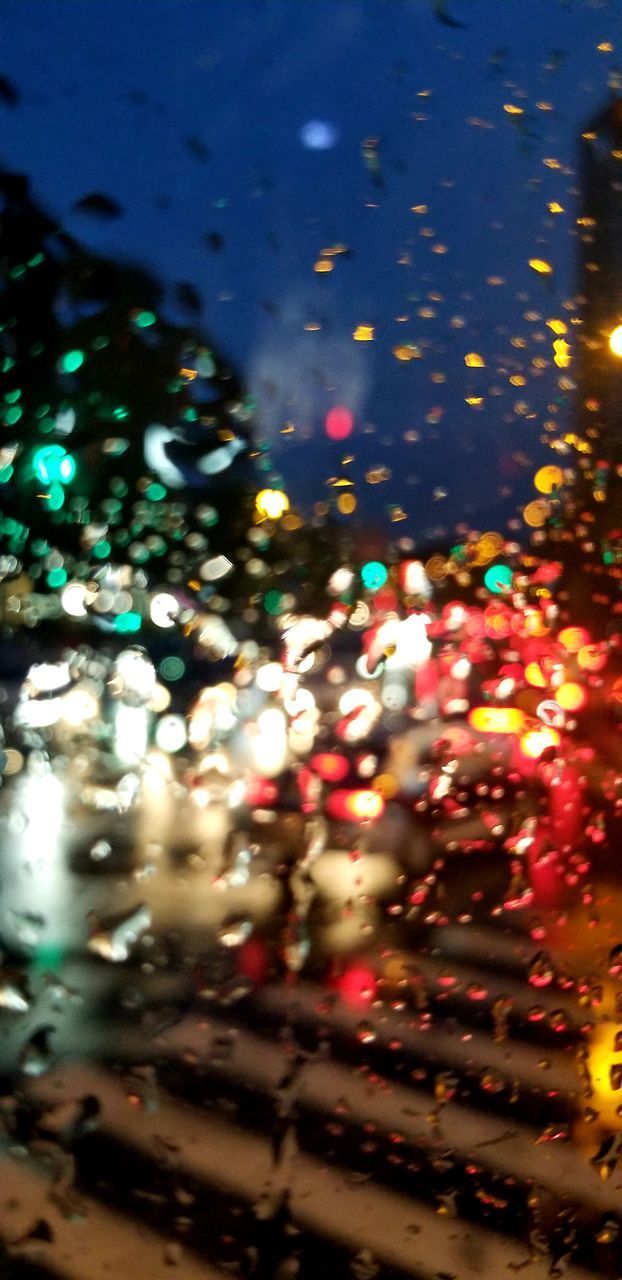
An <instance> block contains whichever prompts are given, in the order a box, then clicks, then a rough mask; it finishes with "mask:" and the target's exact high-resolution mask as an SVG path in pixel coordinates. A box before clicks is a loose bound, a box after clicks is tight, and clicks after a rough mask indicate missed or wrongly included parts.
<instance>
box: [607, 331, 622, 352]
mask: <svg viewBox="0 0 622 1280" xmlns="http://www.w3.org/2000/svg"><path fill="white" fill-rule="evenodd" d="M609 348H610V350H611V351H612V352H613V354H614V356H619V357H622V324H617V325H616V327H615V329H614V330H613V331H612V333H610V334H609Z"/></svg>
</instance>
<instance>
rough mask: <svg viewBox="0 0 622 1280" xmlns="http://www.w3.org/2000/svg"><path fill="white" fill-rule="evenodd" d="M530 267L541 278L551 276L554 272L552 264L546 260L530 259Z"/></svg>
mask: <svg viewBox="0 0 622 1280" xmlns="http://www.w3.org/2000/svg"><path fill="white" fill-rule="evenodd" d="M529 266H530V267H531V269H532V271H537V272H538V274H539V275H541V276H550V275H552V272H553V268H552V266H551V264H550V262H545V260H544V258H530V259H529Z"/></svg>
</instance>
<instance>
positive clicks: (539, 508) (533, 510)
mask: <svg viewBox="0 0 622 1280" xmlns="http://www.w3.org/2000/svg"><path fill="white" fill-rule="evenodd" d="M550 514H551V507H550V504H549V503H548V502H545V501H544V499H543V498H534V500H533V502H528V503H527V506H526V507H524V508H523V520H524V521H525V524H528V525H529V526H530V528H532V529H540V528H541V527H542V525H543V524H545V523H546V521H547V519H548V517H549V515H550Z"/></svg>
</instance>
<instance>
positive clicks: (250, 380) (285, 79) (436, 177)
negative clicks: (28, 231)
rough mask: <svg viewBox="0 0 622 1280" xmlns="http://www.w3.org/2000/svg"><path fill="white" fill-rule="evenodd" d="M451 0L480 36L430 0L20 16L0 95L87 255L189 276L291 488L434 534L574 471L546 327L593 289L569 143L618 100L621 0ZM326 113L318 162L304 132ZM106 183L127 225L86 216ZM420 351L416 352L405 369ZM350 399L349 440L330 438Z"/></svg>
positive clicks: (43, 185) (149, 0)
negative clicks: (338, 481) (580, 279)
mask: <svg viewBox="0 0 622 1280" xmlns="http://www.w3.org/2000/svg"><path fill="white" fill-rule="evenodd" d="M446 2H447V10H448V13H449V15H450V16H451V17H452V18H453V19H455V20H457V21H459V22H460V23H463V24H464V26H463V27H461V28H458V27H452V26H448V25H445V24H444V23H443V22H441V21H439V19H438V16H435V12H434V7H433V4H432V0H4V3H0V48H1V58H0V70H2V72H3V73H4V74H5V75H7V76H9V77H10V78H11V80H12V81H13V82H14V83H15V84H16V85H17V87H18V89H19V90H20V92H21V95H22V100H21V103H20V104H19V106H18V107H17V108H9V107H6V106H3V107H2V108H0V110H1V112H2V123H3V129H2V148H1V152H0V157H1V159H2V162H3V163H4V165H5V166H6V167H8V168H12V169H15V170H19V171H21V172H25V173H27V174H28V175H29V176H30V177H31V180H32V183H33V188H34V191H35V193H36V195H37V196H38V198H39V199H40V200H41V201H42V202H43V203H44V204H46V205H47V206H48V208H49V209H51V210H52V211H53V212H54V213H55V214H56V215H57V216H58V217H59V219H61V220H62V221H63V222H64V224H65V225H66V227H67V228H68V230H70V231H71V232H72V233H73V234H74V235H75V236H76V237H78V238H80V239H82V240H83V241H84V242H85V243H87V244H88V245H90V246H91V247H92V248H95V249H97V250H98V251H99V252H102V253H106V254H111V255H115V256H122V257H127V258H139V259H141V260H142V261H143V262H146V263H147V264H148V265H149V266H151V267H152V268H153V269H155V270H156V271H157V273H158V274H159V275H160V276H161V277H162V278H163V279H164V281H165V282H167V283H170V285H171V286H172V285H174V284H175V283H176V282H178V281H180V280H186V281H191V282H192V283H193V284H194V285H195V286H196V288H197V289H198V290H199V291H200V293H201V296H202V298H203V301H204V309H203V325H204V328H205V331H206V333H207V334H208V336H209V338H210V339H211V341H212V342H213V343H214V345H215V346H216V347H217V348H218V349H219V350H220V351H221V352H223V353H225V354H226V355H227V357H228V358H229V359H230V360H231V361H232V362H233V363H234V364H235V366H236V367H237V368H238V369H239V370H240V372H241V374H242V376H243V377H244V379H245V380H246V382H247V384H248V385H249V387H250V389H251V390H252V392H253V394H254V396H255V398H256V401H257V405H258V413H257V431H258V433H259V434H261V436H262V437H263V438H264V439H266V440H268V441H269V443H270V447H271V452H272V458H273V461H274V465H275V468H276V469H277V471H278V472H280V474H281V475H282V477H283V480H284V483H285V485H286V487H287V489H288V490H289V492H290V493H291V494H292V495H293V497H294V499H296V500H297V501H298V502H299V503H301V504H303V506H304V507H305V508H306V509H309V508H310V507H311V506H312V504H313V503H314V502H316V501H318V500H321V499H324V498H326V497H327V496H330V495H331V494H332V495H333V496H334V494H335V492H337V493H339V492H343V490H339V489H338V490H336V491H335V490H332V489H331V487H330V486H329V485H327V483H326V482H327V480H329V479H330V478H331V477H340V476H347V477H349V478H351V479H352V480H353V481H354V482H355V484H354V489H353V492H354V493H355V494H356V496H357V499H358V504H359V505H358V512H357V516H359V517H362V518H363V519H364V520H374V521H376V520H379V519H385V518H388V517H389V515H390V512H391V509H394V508H395V507H396V506H399V507H401V508H402V509H403V510H404V512H405V513H406V516H407V519H406V520H404V521H402V522H401V523H400V524H398V525H396V526H395V532H396V534H397V533H398V532H399V533H408V534H411V535H413V536H415V537H417V536H425V537H427V536H429V535H430V534H432V533H433V532H434V533H437V532H438V531H440V530H441V529H442V530H444V531H445V530H453V529H454V527H455V525H456V524H457V523H458V522H460V521H463V520H466V521H468V522H469V523H470V524H471V525H474V526H475V527H477V528H479V529H483V528H487V527H495V528H503V527H505V524H506V521H507V520H508V519H510V520H512V518H513V517H516V515H517V512H518V513H520V507H521V505H522V504H523V503H524V502H525V501H528V500H529V499H530V498H532V497H534V496H535V492H534V489H533V484H532V478H533V474H534V471H535V470H536V468H537V466H538V464H539V463H541V462H543V461H551V462H554V461H557V460H558V459H557V458H556V457H555V456H554V455H553V454H552V453H551V452H550V451H549V450H548V449H546V448H545V447H544V446H543V445H542V443H541V436H542V434H543V432H544V425H543V424H544V423H545V422H546V421H550V420H551V414H552V413H553V414H554V416H555V418H556V420H558V421H559V423H560V426H562V427H564V426H565V427H569V426H570V425H571V423H572V387H571V385H570V380H571V378H572V368H570V369H569V370H567V371H561V370H559V369H558V368H556V367H555V365H554V363H553V360H552V355H553V349H552V340H553V336H554V335H553V334H552V332H551V330H550V329H547V327H546V321H547V320H548V319H550V318H554V317H559V316H562V317H564V316H565V318H566V320H568V316H569V313H567V311H565V310H564V309H563V303H564V301H565V300H568V299H571V298H572V295H573V293H574V292H575V291H576V289H577V281H576V276H575V255H576V234H577V233H576V226H575V220H576V217H577V213H578V208H577V177H576V172H575V169H576V139H577V135H578V134H579V133H580V131H581V128H582V127H584V125H585V122H586V120H588V119H589V118H590V115H591V113H593V112H594V111H596V109H597V108H598V107H599V106H600V105H601V104H602V102H603V101H604V99H605V98H606V95H607V92H608V87H610V88H614V89H615V88H617V87H620V88H622V73H620V72H619V67H620V63H619V62H618V58H619V57H620V50H622V22H621V21H620V17H621V15H620V13H619V0H610V2H609V0H446ZM604 42H609V44H611V45H613V49H612V50H608V49H600V50H599V49H598V45H599V44H603V43H604ZM504 105H505V106H508V105H509V106H513V107H515V108H522V114H510V113H508V112H507V111H505V110H504ZM312 120H321V121H324V122H326V123H327V124H328V125H330V126H331V129H329V130H328V134H329V139H328V140H329V141H331V142H332V143H333V145H331V146H330V147H328V148H327V149H325V150H317V149H311V148H309V147H308V146H305V145H304V143H303V141H302V140H301V135H300V131H301V129H302V128H303V126H304V125H305V124H306V123H307V122H309V121H312ZM370 136H372V137H375V138H377V139H378V140H379V142H378V156H379V161H380V166H381V178H382V185H375V184H374V182H373V181H372V175H371V174H370V172H369V170H368V167H366V164H365V161H364V157H363V154H362V143H363V141H364V140H365V139H366V138H368V137H370ZM92 191H103V192H106V193H107V194H109V195H110V196H112V197H114V199H116V200H118V201H119V202H120V204H121V205H122V206H123V207H124V210H125V215H124V216H123V217H122V218H120V219H118V220H115V221H109V222H102V221H97V220H95V219H93V218H89V217H87V216H84V215H79V214H77V213H75V212H72V205H73V203H74V201H76V200H77V199H79V198H80V197H81V196H83V195H85V194H86V193H89V192H92ZM553 201H555V202H557V203H558V204H559V205H560V206H562V211H561V212H559V213H554V214H552V213H551V212H550V211H549V209H548V204H549V203H550V202H553ZM416 206H424V207H425V208H424V211H423V212H415V211H414V210H415V207H416ZM209 232H215V233H217V235H218V236H220V237H222V244H221V247H220V249H219V250H218V251H214V249H213V248H210V247H209V246H208V245H206V243H205V242H204V237H205V235H206V233H209ZM218 243H219V244H220V241H218ZM336 244H341V245H346V246H347V247H348V250H349V253H348V254H347V255H346V254H344V255H339V256H337V257H335V258H333V259H331V261H332V262H333V270H332V271H331V272H330V273H321V274H320V273H317V272H315V271H314V263H315V262H316V261H317V260H318V257H319V256H320V254H321V251H322V249H326V248H328V247H330V246H333V245H336ZM530 258H542V259H544V260H546V261H548V262H550V263H551V265H552V266H553V268H554V271H553V273H552V274H551V275H539V274H536V273H535V272H534V271H533V270H531V269H530V267H529V265H528V262H529V259H530ZM491 281H492V282H493V283H491ZM171 314H172V315H174V312H173V311H172V309H171ZM361 324H365V325H371V326H373V332H374V339H373V341H371V342H366V343H363V342H357V341H354V339H353V332H354V330H355V329H356V327H357V325H361ZM308 325H311V326H312V328H311V329H309V328H305V326H308ZM407 344H413V346H414V347H416V348H417V349H418V351H419V352H420V353H421V358H418V359H413V360H411V361H409V362H404V361H400V360H398V359H396V357H395V355H394V354H393V351H394V348H395V347H398V346H404V345H407ZM469 352H477V353H479V354H480V355H481V356H482V357H483V359H484V360H485V367H483V368H469V367H466V366H465V360H464V357H465V355H466V354H467V353H469ZM534 359H536V360H537V361H539V364H540V367H538V364H536V365H535V366H534V365H533V363H532V362H533V360H534ZM560 376H561V377H562V379H564V378H565V380H566V381H565V384H564V385H563V386H562V387H560V385H559V379H560ZM511 377H513V378H514V379H517V378H518V379H520V378H524V379H525V381H524V384H521V383H520V382H518V383H517V382H516V381H515V382H514V383H511V382H510V378H511ZM467 398H469V399H473V398H476V399H478V400H479V401H480V403H479V404H468V403H467ZM338 404H341V405H345V406H347V407H348V408H350V409H351V411H352V413H353V415H354V430H353V433H352V435H351V436H350V437H349V439H348V440H347V441H345V442H343V443H341V444H336V443H334V442H331V441H329V440H328V439H327V438H326V434H325V431H324V421H325V415H326V413H327V411H328V410H329V409H330V408H331V407H332V406H334V405H338ZM551 405H553V409H551V408H550V406H551ZM287 424H291V426H292V427H293V430H288V431H287V432H286V433H284V432H283V429H284V428H286V427H287ZM344 457H351V458H352V461H350V462H346V463H345V464H344V462H343V459H344ZM379 476H380V477H383V476H384V477H386V478H384V479H380V480H379V482H378V477H379ZM370 478H371V480H372V481H373V480H376V481H377V482H376V483H373V482H372V483H370ZM519 524H522V522H520V520H519ZM510 527H511V526H510Z"/></svg>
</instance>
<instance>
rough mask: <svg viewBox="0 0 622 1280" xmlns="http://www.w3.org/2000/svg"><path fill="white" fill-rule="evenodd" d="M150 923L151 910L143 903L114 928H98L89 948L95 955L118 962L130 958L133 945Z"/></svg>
mask: <svg viewBox="0 0 622 1280" xmlns="http://www.w3.org/2000/svg"><path fill="white" fill-rule="evenodd" d="M150 924H151V911H150V909H149V907H148V906H146V905H145V904H144V903H143V905H142V906H140V907H136V908H135V909H134V910H133V911H131V912H130V913H129V915H127V916H125V917H124V919H122V920H120V921H119V922H118V923H117V924H116V925H114V926H113V927H112V928H109V929H101V928H98V929H96V930H95V931H94V933H92V934H91V936H90V938H89V940H88V943H87V946H88V949H89V951H93V952H94V953H95V955H99V956H101V957H102V959H103V960H112V961H113V963H115V964H118V963H119V962H120V961H122V960H127V959H128V958H129V955H130V952H131V949H132V947H133V945H134V944H135V943H136V942H137V941H138V939H139V938H140V937H141V935H142V934H143V933H144V932H145V930H146V929H148V928H149V925H150Z"/></svg>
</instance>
